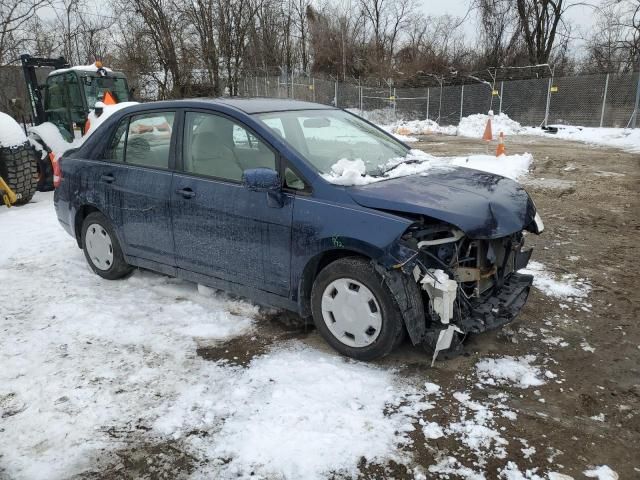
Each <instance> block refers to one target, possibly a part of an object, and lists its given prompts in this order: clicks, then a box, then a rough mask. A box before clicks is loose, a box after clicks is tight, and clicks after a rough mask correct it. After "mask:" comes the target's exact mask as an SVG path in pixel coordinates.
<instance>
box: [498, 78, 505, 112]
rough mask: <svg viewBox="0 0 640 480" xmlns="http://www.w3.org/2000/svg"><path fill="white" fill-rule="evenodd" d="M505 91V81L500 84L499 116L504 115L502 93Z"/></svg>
mask: <svg viewBox="0 0 640 480" xmlns="http://www.w3.org/2000/svg"><path fill="white" fill-rule="evenodd" d="M503 91H504V80H503V81H501V82H500V104H499V106H498V115H502V92H503Z"/></svg>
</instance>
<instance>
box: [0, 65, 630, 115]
mask: <svg viewBox="0 0 640 480" xmlns="http://www.w3.org/2000/svg"><path fill="white" fill-rule="evenodd" d="M47 74H48V70H46V69H39V70H38V75H39V80H40V81H41V82H42V83H44V80H45V79H46V75H47ZM424 78H425V79H426V80H425V86H424V87H422V86H421V87H395V86H394V85H393V84H392V82H390V81H379V80H375V79H368V80H367V81H365V80H357V79H352V80H350V81H349V80H347V81H340V80H338V79H336V78H330V77H329V78H319V77H312V76H302V75H300V76H296V75H287V74H279V69H265V70H263V71H259V72H256V73H255V74H254V75H247V76H245V77H242V78H241V79H240V80H239V82H238V85H237V87H238V89H237V91H238V94H239V95H240V96H242V97H270V98H293V99H297V100H305V101H309V102H317V103H322V104H326V105H335V106H338V107H341V108H348V109H352V110H354V111H356V112H358V113H364V114H366V115H367V116H368V117H369V118H371V119H372V120H373V121H375V122H377V123H392V122H394V121H397V120H414V119H421V120H422V119H429V120H433V121H435V122H437V123H439V124H440V125H457V124H458V123H459V122H460V119H461V118H462V117H466V116H469V115H473V114H477V113H487V112H488V111H489V110H493V111H494V113H498V114H499V113H505V114H507V115H508V116H509V117H510V118H512V119H513V120H516V121H517V122H519V123H520V124H521V125H523V126H540V125H545V124H547V125H551V124H566V125H579V126H585V127H628V126H632V127H634V126H636V124H637V125H638V126H640V121H638V119H637V118H634V111H635V110H634V109H636V108H637V105H636V102H637V98H638V97H639V96H640V83H639V82H638V72H635V73H628V74H621V75H618V74H606V73H605V74H593V75H577V76H570V77H553V76H551V77H550V76H546V77H539V78H529V79H526V78H525V79H514V80H504V81H496V82H489V81H484V80H482V79H478V78H475V77H467V78H465V79H464V80H465V83H464V85H461V84H456V85H452V84H450V83H449V84H447V81H445V80H444V79H442V78H440V77H437V76H435V75H427V74H425V77H424ZM459 80H460V79H459ZM24 85H25V84H24V80H23V77H22V71H21V69H20V68H19V67H14V66H8V67H3V68H0V111H4V112H6V113H9V114H10V115H12V116H14V117H15V118H16V119H18V120H20V121H24V119H25V118H26V119H27V120H28V119H29V117H30V113H31V112H30V110H29V106H28V103H27V100H26V96H27V94H26V89H25V86H24ZM156 90H157V89H156ZM203 92H204V93H194V94H195V95H206V94H208V93H207V92H205V91H204V90H203ZM154 99H155V98H145V100H154ZM635 116H636V117H637V116H640V112H637V111H636V114H635Z"/></svg>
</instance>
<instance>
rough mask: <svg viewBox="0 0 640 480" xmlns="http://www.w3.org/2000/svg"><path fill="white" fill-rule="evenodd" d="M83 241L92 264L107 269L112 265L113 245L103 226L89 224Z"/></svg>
mask: <svg viewBox="0 0 640 480" xmlns="http://www.w3.org/2000/svg"><path fill="white" fill-rule="evenodd" d="M85 243H86V245H87V253H88V254H89V258H90V259H91V262H92V263H93V265H94V266H95V267H96V268H99V269H100V270H109V269H110V268H111V265H113V245H112V244H111V237H110V236H109V234H108V233H107V231H106V230H105V229H104V227H103V226H102V225H100V224H98V223H92V224H91V225H89V228H87V233H86V235H85Z"/></svg>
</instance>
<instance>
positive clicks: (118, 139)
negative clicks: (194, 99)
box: [98, 110, 176, 265]
mask: <svg viewBox="0 0 640 480" xmlns="http://www.w3.org/2000/svg"><path fill="white" fill-rule="evenodd" d="M175 118H176V112H175V111H167V110H163V111H152V112H145V113H142V114H138V115H131V116H128V117H125V118H124V119H123V120H122V121H121V122H120V124H119V125H118V127H117V129H116V131H115V134H114V136H113V138H112V139H111V142H110V144H109V147H108V149H107V151H106V152H105V155H104V156H105V160H106V161H107V162H108V163H107V162H105V164H104V166H103V167H102V169H101V170H102V171H101V174H100V177H99V180H98V182H99V184H100V186H101V188H102V189H104V190H105V193H106V195H105V196H104V203H105V204H106V208H107V212H106V213H107V214H108V216H109V217H110V218H111V220H112V221H113V222H114V224H115V225H116V228H117V230H118V231H119V233H120V235H121V237H122V238H121V240H122V243H123V249H124V250H125V254H126V255H129V256H134V257H139V258H142V259H147V260H151V261H154V262H159V263H164V264H168V265H174V264H175V258H174V245H173V235H172V232H171V211H170V208H171V205H170V201H171V181H172V177H173V168H174V149H175V147H174V144H175V138H174V137H175V131H174V130H175V129H174V125H175Z"/></svg>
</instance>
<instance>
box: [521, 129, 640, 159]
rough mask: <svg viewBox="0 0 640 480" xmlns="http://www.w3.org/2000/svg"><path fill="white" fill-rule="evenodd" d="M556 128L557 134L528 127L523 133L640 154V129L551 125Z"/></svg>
mask: <svg viewBox="0 0 640 480" xmlns="http://www.w3.org/2000/svg"><path fill="white" fill-rule="evenodd" d="M550 126H552V127H556V128H557V129H558V132H557V133H555V134H552V133H547V132H546V131H545V130H542V129H541V128H534V127H527V128H525V129H523V131H522V132H521V133H522V134H525V135H538V136H545V137H548V138H560V139H563V140H573V141H575V142H584V143H588V144H590V145H602V146H606V147H615V148H621V149H623V150H627V151H630V152H634V153H639V152H640V128H634V129H632V128H596V127H573V126H568V125H550Z"/></svg>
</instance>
